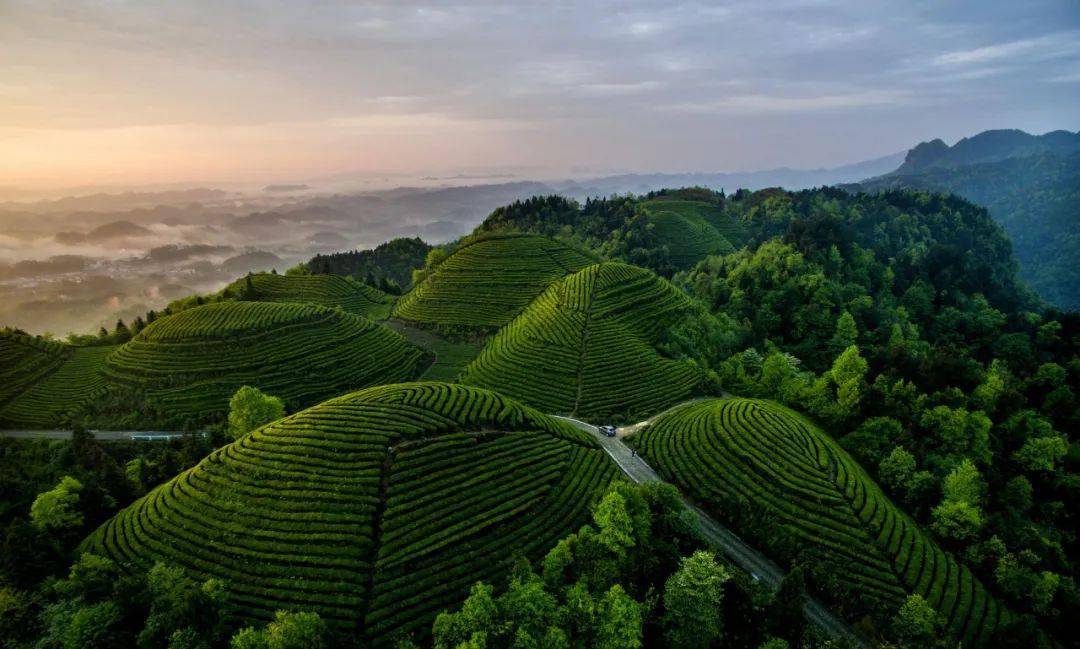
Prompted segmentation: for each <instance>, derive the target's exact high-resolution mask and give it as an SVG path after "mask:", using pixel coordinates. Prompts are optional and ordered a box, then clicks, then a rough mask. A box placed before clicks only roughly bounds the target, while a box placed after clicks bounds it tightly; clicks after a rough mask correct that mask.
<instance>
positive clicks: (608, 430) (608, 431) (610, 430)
mask: <svg viewBox="0 0 1080 649" xmlns="http://www.w3.org/2000/svg"><path fill="white" fill-rule="evenodd" d="M600 432H601V433H603V434H604V435H607V436H608V437H615V434H616V431H615V427H614V426H601V427H600Z"/></svg>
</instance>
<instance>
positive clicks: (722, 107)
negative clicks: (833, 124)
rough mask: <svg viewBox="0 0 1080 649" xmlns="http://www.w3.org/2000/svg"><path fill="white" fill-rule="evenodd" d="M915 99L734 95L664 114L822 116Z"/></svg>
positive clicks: (866, 94)
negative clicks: (806, 114)
mask: <svg viewBox="0 0 1080 649" xmlns="http://www.w3.org/2000/svg"><path fill="white" fill-rule="evenodd" d="M910 101H911V97H910V96H909V95H908V93H907V92H905V91H902V90H868V91H856V92H847V93H838V94H822V95H814V96H801V97H799V96H789V95H769V94H743V95H731V96H729V97H722V98H718V99H713V100H708V101H700V102H686V103H676V104H667V105H665V106H662V107H660V109H661V110H668V111H673V112H683V113H702V114H705V113H725V114H747V115H753V114H763V113H766V114H768V113H820V112H829V111H842V110H855V109H860V108H875V107H882V106H898V105H902V104H907V103H910Z"/></svg>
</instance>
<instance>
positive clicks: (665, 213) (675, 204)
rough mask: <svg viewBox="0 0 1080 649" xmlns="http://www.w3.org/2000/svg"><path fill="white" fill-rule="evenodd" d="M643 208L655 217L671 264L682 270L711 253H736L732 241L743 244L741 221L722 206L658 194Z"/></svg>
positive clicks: (659, 239) (655, 222) (660, 239)
mask: <svg viewBox="0 0 1080 649" xmlns="http://www.w3.org/2000/svg"><path fill="white" fill-rule="evenodd" d="M641 207H642V208H644V209H645V211H646V212H648V214H649V215H650V216H651V217H652V221H653V223H654V224H655V225H654V232H655V233H656V237H657V243H658V245H661V246H667V249H668V256H669V259H670V260H671V263H672V264H673V265H674V266H675V267H676V268H679V269H685V268H689V267H690V266H693V265H694V264H695V263H697V262H699V261H701V260H702V259H704V258H705V257H708V256H709V255H726V254H728V253H731V252H734V251H735V246H734V245H732V244H733V243H739V244H741V242H742V239H743V237H744V236H745V235H744V233H743V232H742V228H741V227H740V224H739V223H738V222H737V221H735V220H733V219H731V218H730V217H726V216H725V215H724V208H723V206H722V205H717V204H713V203H706V202H704V201H695V200H681V199H679V198H668V197H658V198H654V199H652V200H648V201H643V202H642V203H641ZM728 237H731V239H730V240H729V238H728Z"/></svg>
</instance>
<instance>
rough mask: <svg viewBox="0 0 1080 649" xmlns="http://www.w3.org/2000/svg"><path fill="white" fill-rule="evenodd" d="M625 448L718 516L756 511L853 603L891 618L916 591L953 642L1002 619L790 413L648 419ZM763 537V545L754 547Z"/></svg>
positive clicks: (710, 407) (829, 444) (985, 633)
mask: <svg viewBox="0 0 1080 649" xmlns="http://www.w3.org/2000/svg"><path fill="white" fill-rule="evenodd" d="M632 443H633V444H634V445H636V447H637V448H638V449H639V450H640V452H641V453H642V455H643V456H645V457H646V458H647V459H648V461H649V462H650V463H651V464H652V466H654V467H655V468H656V469H657V470H658V471H659V472H660V473H661V475H663V476H664V477H665V478H666V479H668V480H671V481H672V482H674V483H675V484H677V485H679V487H680V488H682V489H683V490H684V491H686V493H687V494H689V495H690V496H691V497H692V498H694V499H695V500H697V501H698V502H700V503H702V504H704V505H706V506H707V507H708V508H711V509H713V510H714V511H715V512H716V513H717V514H719V515H721V516H723V514H725V513H727V514H729V515H730V514H731V513H732V512H736V511H739V510H740V509H748V508H752V509H756V510H760V513H761V514H762V515H761V516H758V519H759V520H762V521H766V522H765V523H763V526H764V527H766V528H767V531H766V532H765V534H767V535H769V536H771V537H772V538H774V539H775V538H782V539H791V540H793V542H794V545H795V551H796V552H797V553H799V554H800V555H801V556H802V557H803V560H804V563H807V564H808V565H816V566H818V567H819V568H820V571H821V572H822V573H824V574H828V575H831V576H832V577H833V578H835V579H837V580H839V582H840V583H841V584H842V587H845V588H846V589H849V592H850V594H851V595H852V596H854V597H861V598H863V599H864V601H865V602H868V603H870V604H881V605H883V606H885V607H886V609H887V610H889V611H894V610H896V609H897V608H898V607H899V606H900V605H901V604H902V603H903V602H904V600H905V598H906V597H907V596H908V595H909V594H911V593H917V594H919V595H922V596H923V597H925V598H926V600H927V601H929V603H930V604H931V605H932V606H933V607H934V608H935V609H936V610H937V611H938V612H939V613H940V614H941V615H942V616H944V618H945V619H946V620H947V622H946V628H947V629H948V632H949V633H950V634H951V636H952V637H953V638H954V639H956V640H963V641H964V642H965V643H971V644H982V643H984V642H986V641H987V639H988V638H989V637H990V634H991V633H993V631H994V630H995V629H996V628H997V627H999V626H1000V625H1002V624H1003V623H1004V622H1006V621H1007V618H1008V613H1007V611H1006V610H1005V609H1004V607H1002V606H1001V605H1000V604H999V603H998V602H997V601H996V600H995V599H994V598H993V597H992V596H991V595H990V594H989V593H988V592H987V591H986V589H985V588H984V587H983V586H982V584H981V583H980V582H979V580H978V579H977V578H976V577H974V576H973V575H972V574H971V572H970V571H969V570H968V569H967V568H966V567H965V566H963V565H961V564H960V563H959V562H958V561H957V560H956V559H955V557H953V556H952V555H950V554H946V553H945V552H943V551H942V550H941V549H940V548H939V547H938V546H937V545H936V544H935V543H934V542H933V541H932V540H931V539H930V538H929V536H928V535H927V534H926V533H925V532H923V531H922V529H921V528H920V527H919V526H918V525H917V524H916V523H915V522H914V521H912V520H911V518H909V517H908V516H907V515H906V514H904V513H903V512H902V511H901V510H900V509H899V508H897V507H896V506H895V505H894V504H893V503H892V502H891V501H890V500H889V498H888V497H887V496H885V494H884V493H882V491H881V489H880V488H879V487H878V486H877V485H876V484H875V483H874V481H873V480H872V479H871V478H870V477H869V476H867V474H866V473H865V472H864V471H863V469H862V467H860V466H859V464H858V463H857V462H856V461H855V460H853V459H852V458H851V457H850V456H849V455H848V454H847V452H845V451H844V450H843V449H841V448H840V446H839V445H838V444H837V443H836V442H835V441H833V439H832V438H831V437H829V436H828V435H827V434H825V433H824V432H822V431H821V430H820V429H818V428H817V427H816V426H814V425H813V424H811V423H809V422H808V421H806V420H805V419H803V418H802V417H800V416H799V415H797V414H795V413H794V412H793V411H791V410H788V409H786V408H784V407H782V406H779V405H777V404H774V403H772V402H768V401H759V400H751V399H716V400H709V401H704V402H697V403H693V404H688V405H686V406H684V407H681V408H678V409H677V410H675V411H673V412H671V413H669V414H667V415H664V416H662V417H660V418H659V419H657V420H656V421H655V422H654V423H653V424H652V425H651V426H649V427H647V428H645V429H644V430H643V431H641V432H639V433H638V434H636V435H635V436H634V437H633V438H632ZM759 540H760V539H759Z"/></svg>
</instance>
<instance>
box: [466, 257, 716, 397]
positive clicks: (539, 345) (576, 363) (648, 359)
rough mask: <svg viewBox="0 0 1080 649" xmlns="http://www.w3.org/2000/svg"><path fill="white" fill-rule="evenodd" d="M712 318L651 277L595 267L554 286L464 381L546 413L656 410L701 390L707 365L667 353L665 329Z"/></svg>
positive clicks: (626, 268) (619, 267) (624, 268)
mask: <svg viewBox="0 0 1080 649" xmlns="http://www.w3.org/2000/svg"><path fill="white" fill-rule="evenodd" d="M707 318H709V316H708V315H707V314H705V313H704V312H703V311H702V310H701V309H700V308H698V307H697V306H696V305H694V304H693V303H691V302H690V300H688V299H687V298H686V297H685V295H683V294H682V293H681V292H680V291H679V290H678V289H676V288H675V287H673V286H672V285H671V284H670V283H668V282H667V281H665V280H663V279H661V278H659V277H657V276H656V275H654V274H653V273H651V272H649V271H647V270H644V269H642V268H637V267H635V266H630V265H627V264H621V263H614V262H606V263H602V264H596V265H593V266H590V267H588V268H586V269H584V270H582V271H580V272H578V273H575V274H573V275H570V276H568V277H566V278H564V279H562V280H560V281H558V282H556V283H555V284H553V285H552V286H551V287H549V288H548V289H547V290H546V291H545V292H544V293H543V294H542V295H541V296H540V297H539V298H537V300H535V301H534V302H533V303H532V304H531V305H529V307H528V308H527V309H526V310H525V311H524V312H523V313H522V314H521V315H520V316H519V317H518V318H516V319H515V320H514V321H512V322H511V323H510V324H509V325H507V326H506V327H504V328H503V329H502V330H500V331H499V333H498V334H497V335H496V336H495V337H494V338H493V339H492V341H491V342H490V343H488V345H487V347H485V348H484V350H483V352H481V354H480V356H479V357H478V358H477V359H476V360H475V361H474V362H473V363H471V364H470V365H469V366H468V367H466V369H465V371H464V372H463V373H462V379H461V380H462V382H464V383H468V384H472V385H480V386H483V387H487V388H490V389H496V390H499V391H501V392H502V393H504V394H506V395H508V396H511V397H514V398H517V399H521V400H522V401H524V402H525V403H528V404H530V405H532V406H535V407H537V408H540V409H541V410H544V411H545V412H551V413H564V414H573V415H576V416H581V417H587V418H597V417H608V416H611V415H613V414H616V413H617V414H619V415H621V416H636V415H644V414H651V413H654V412H657V411H659V410H662V409H663V408H665V407H667V406H669V405H671V404H673V403H677V402H679V401H682V400H684V399H686V398H688V397H689V396H690V395H692V394H693V393H694V392H695V391H696V390H697V389H698V388H699V387H700V386H701V384H702V380H703V370H702V368H701V367H700V366H699V365H698V364H696V363H694V362H691V361H688V360H678V359H671V358H665V357H663V356H662V355H661V354H660V353H659V351H658V350H657V348H656V347H655V345H656V343H657V342H658V341H659V340H660V339H661V335H662V332H663V331H664V330H666V329H669V328H674V327H678V326H680V325H681V324H682V323H684V322H685V321H687V320H689V321H691V324H692V323H693V321H694V319H707Z"/></svg>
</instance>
